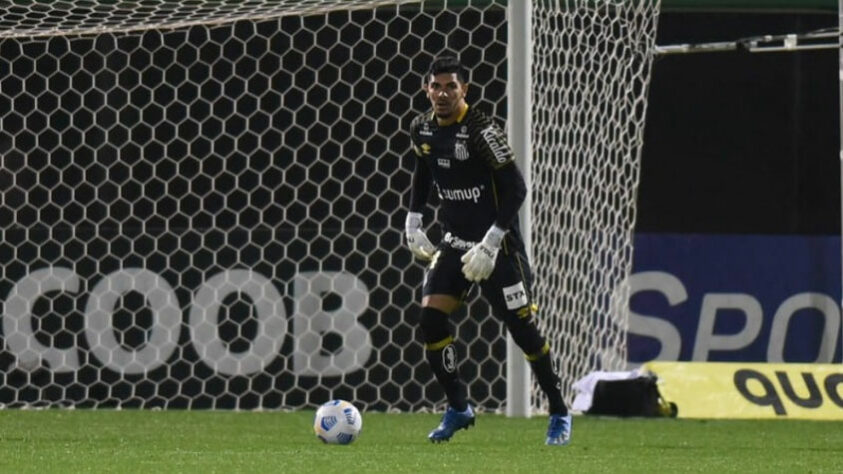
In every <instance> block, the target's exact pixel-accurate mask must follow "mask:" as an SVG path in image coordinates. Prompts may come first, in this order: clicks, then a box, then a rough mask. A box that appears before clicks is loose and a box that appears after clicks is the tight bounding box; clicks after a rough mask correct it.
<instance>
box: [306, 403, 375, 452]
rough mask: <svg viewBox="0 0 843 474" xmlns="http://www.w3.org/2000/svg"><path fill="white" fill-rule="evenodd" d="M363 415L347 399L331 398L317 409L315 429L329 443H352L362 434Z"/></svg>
mask: <svg viewBox="0 0 843 474" xmlns="http://www.w3.org/2000/svg"><path fill="white" fill-rule="evenodd" d="M361 429H363V417H362V416H360V411H358V410H357V408H356V407H355V406H354V405H352V404H351V403H349V402H347V401H345V400H331V401H330V402H327V403H325V404H324V405H322V406H321V407H319V409H318V410H316V417H315V418H314V419H313V431H314V432H315V433H316V437H318V438H319V439H321V440H322V442H324V443H327V444H351V443H353V442H354V440H355V439H357V437H358V436H360V430H361Z"/></svg>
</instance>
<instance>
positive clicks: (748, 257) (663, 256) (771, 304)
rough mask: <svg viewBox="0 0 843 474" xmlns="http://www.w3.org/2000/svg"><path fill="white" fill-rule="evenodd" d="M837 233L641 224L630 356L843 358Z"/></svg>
mask: <svg viewBox="0 0 843 474" xmlns="http://www.w3.org/2000/svg"><path fill="white" fill-rule="evenodd" d="M840 262H841V249H840V238H839V237H837V236H770V235H698V234H637V235H636V237H635V252H634V257H633V273H632V276H631V278H630V286H631V296H630V310H631V311H630V328H629V339H628V342H629V361H630V362H632V363H642V362H646V361H649V360H654V359H657V360H683V361H691V360H695V361H743V362H822V363H828V362H840V361H841V339H842V338H841V311H840V296H841V276H840V267H841V263H840Z"/></svg>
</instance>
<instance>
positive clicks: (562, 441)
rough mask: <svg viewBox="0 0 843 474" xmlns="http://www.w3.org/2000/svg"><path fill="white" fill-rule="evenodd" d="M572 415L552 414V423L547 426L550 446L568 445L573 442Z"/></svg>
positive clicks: (547, 443) (547, 442)
mask: <svg viewBox="0 0 843 474" xmlns="http://www.w3.org/2000/svg"><path fill="white" fill-rule="evenodd" d="M572 422H573V419H572V418H571V415H550V423H549V424H548V426H547V441H545V442H544V444H546V445H548V446H566V445H567V444H568V443H570V442H571V424H572Z"/></svg>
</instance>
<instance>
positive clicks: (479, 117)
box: [410, 107, 527, 242]
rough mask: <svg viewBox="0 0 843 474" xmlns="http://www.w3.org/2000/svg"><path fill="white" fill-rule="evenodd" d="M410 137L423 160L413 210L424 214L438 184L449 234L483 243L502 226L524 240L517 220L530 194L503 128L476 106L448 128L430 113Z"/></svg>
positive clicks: (415, 177)
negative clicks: (490, 232) (486, 236)
mask: <svg viewBox="0 0 843 474" xmlns="http://www.w3.org/2000/svg"><path fill="white" fill-rule="evenodd" d="M410 137H411V140H412V144H413V149H414V151H415V153H416V156H417V157H418V159H417V160H416V166H415V172H414V175H413V185H412V190H411V196H410V211H411V212H421V210H422V208H423V207H424V206H425V204H427V201H428V198H429V195H430V190H431V187H432V186H435V188H436V192H437V194H438V195H439V200H440V208H439V220H440V222H441V224H442V226H443V230H444V231H445V232H450V233H451V234H452V235H454V236H456V237H459V238H460V239H463V240H466V241H474V242H477V241H480V240H482V238H483V236H484V235H485V233H486V231H487V230H488V229H489V227H490V226H491V225H492V224H496V225H497V226H498V227H500V228H502V229H508V230H509V232H508V235H509V236H510V237H511V238H514V239H517V241H519V242H520V241H521V236H520V233H519V230H518V219H517V218H516V217H517V215H518V209H519V208H520V207H521V204H522V203H523V202H524V198H525V197H526V192H527V191H526V187H525V185H524V178H523V177H522V176H521V172H520V171H519V170H518V167H517V166H516V165H515V163H514V161H513V160H514V156H513V153H512V150H511V149H510V147H509V143H508V142H507V139H506V136H505V135H504V133H503V131H502V130H501V129H500V127H498V126H497V125H496V124H495V123H494V122H493V121H492V120H491V119H490V118H489V117H487V116H486V115H485V114H483V113H482V112H480V111H479V110H477V109H475V108H473V107H468V108H467V109H465V110H463V112H462V113H461V114H460V116H459V117H457V120H456V121H454V122H453V123H451V124H449V125H445V126H440V125H439V124H438V123H437V121H436V117H435V116H434V114H433V113H432V112H431V111H428V112H427V113H425V114H422V115H419V116H418V117H416V118H415V119H414V120H413V122H412V124H411V125H410Z"/></svg>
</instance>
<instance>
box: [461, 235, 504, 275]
mask: <svg viewBox="0 0 843 474" xmlns="http://www.w3.org/2000/svg"><path fill="white" fill-rule="evenodd" d="M504 234H506V231H505V230H503V229H501V228H500V227H498V226H495V225H493V226H492V227H490V228H489V230H488V231H487V232H486V236H485V237H483V240H482V241H481V242H480V243H479V244H476V245H475V246H474V247H471V249H470V250H469V251H468V252H466V253H465V255H463V256H462V258H461V259H460V260H462V263H464V264H465V265H463V266H462V273H463V275H465V278H466V279H467V280H469V281H483V280H485V279H486V278H489V275H491V274H492V270H494V269H495V260H496V259H497V258H498V251H499V250H500V249H501V241H502V240H503V236H504Z"/></svg>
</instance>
